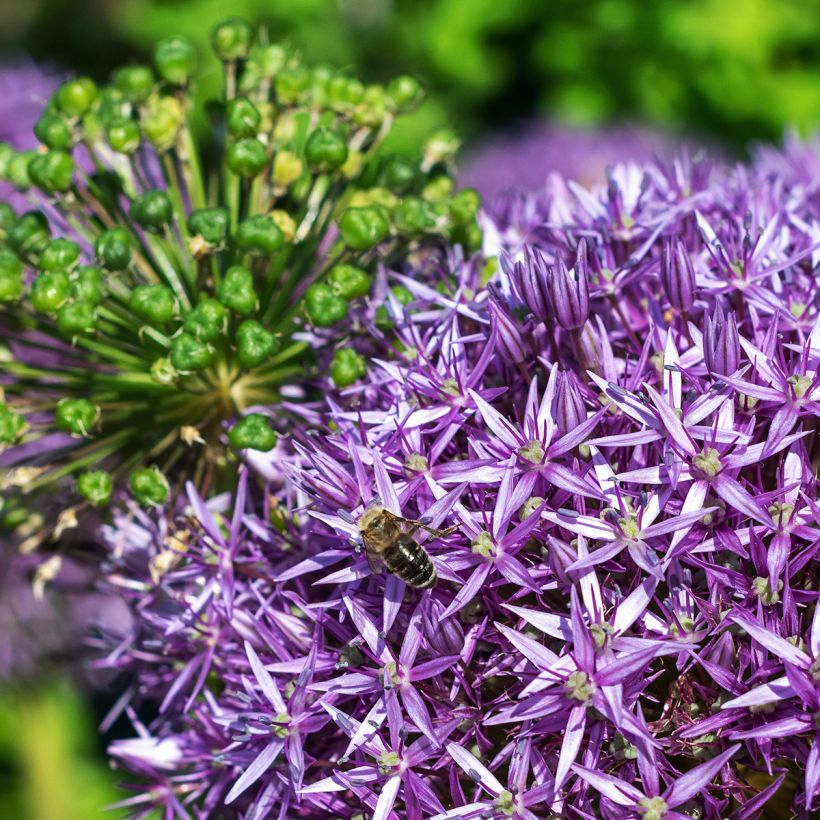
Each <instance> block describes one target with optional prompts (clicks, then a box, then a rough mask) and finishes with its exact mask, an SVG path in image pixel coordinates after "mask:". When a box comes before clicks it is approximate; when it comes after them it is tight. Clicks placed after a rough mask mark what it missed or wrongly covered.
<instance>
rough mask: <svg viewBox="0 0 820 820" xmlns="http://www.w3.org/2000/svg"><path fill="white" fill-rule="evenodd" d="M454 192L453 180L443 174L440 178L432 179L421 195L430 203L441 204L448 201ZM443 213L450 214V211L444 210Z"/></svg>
mask: <svg viewBox="0 0 820 820" xmlns="http://www.w3.org/2000/svg"><path fill="white" fill-rule="evenodd" d="M452 192H453V180H452V179H450V177H448V176H445V175H444V174H441V175H440V176H437V177H434V178H433V179H431V180H430V181H429V182H428V183H427V184H426V185H425V186H424V190H423V191H422V192H421V195H422V196H423V197H424V198H425V199H426V200H427V201H428V202H433V203H436V202H441V203H444V201H445V200H446V199H447V197H449V196H450V194H451V193H452ZM442 213H443V214H445V213H448V209H447V208H444V209H443V210H442Z"/></svg>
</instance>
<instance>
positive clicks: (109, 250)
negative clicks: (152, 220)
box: [94, 228, 131, 270]
mask: <svg viewBox="0 0 820 820" xmlns="http://www.w3.org/2000/svg"><path fill="white" fill-rule="evenodd" d="M94 252H95V253H96V254H97V258H98V259H99V260H100V262H102V265H103V267H105V268H107V269H108V270H125V269H126V268H127V267H128V266H129V265H130V264H131V235H130V234H129V233H128V231H127V230H126V229H125V228H111V229H110V230H108V231H105V233H102V234H100V236H99V237H98V239H97V241H96V242H95V243H94Z"/></svg>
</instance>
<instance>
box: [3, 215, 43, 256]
mask: <svg viewBox="0 0 820 820" xmlns="http://www.w3.org/2000/svg"><path fill="white" fill-rule="evenodd" d="M49 235H50V231H49V227H48V220H47V219H46V217H45V214H42V213H40V211H27V212H26V213H24V214H21V215H20V216H19V217H17V220H16V221H15V223H14V224H13V225H12V226H11V228H9V232H8V242H9V245H11V247H12V248H14V250H16V251H17V253H18V254H20V256H34V255H36V254H38V253H39V252H40V251H41V250H42V249H43V247H45V244H46V242H48V240H49Z"/></svg>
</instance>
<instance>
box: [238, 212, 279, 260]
mask: <svg viewBox="0 0 820 820" xmlns="http://www.w3.org/2000/svg"><path fill="white" fill-rule="evenodd" d="M284 241H285V237H284V235H283V234H282V231H281V230H280V229H279V227H278V226H277V224H276V223H275V222H274V221H273V219H272V218H271V217H269V216H268V215H267V214H255V215H254V216H249V217H248V218H247V219H244V220H243V221H242V222H240V223H239V227H238V228H237V229H236V244H237V247H239V248H240V249H241V250H243V251H256V252H257V253H262V254H271V253H273V252H274V251H277V250H278V249H279V248H281V247H282V244H283V243H284Z"/></svg>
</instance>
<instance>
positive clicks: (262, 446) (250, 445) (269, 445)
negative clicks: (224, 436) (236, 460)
mask: <svg viewBox="0 0 820 820" xmlns="http://www.w3.org/2000/svg"><path fill="white" fill-rule="evenodd" d="M228 441H230V443H231V447H233V448H234V449H235V450H262V451H263V452H268V451H269V450H272V449H273V448H274V446H275V445H276V433H275V432H274V431H273V429H272V428H271V426H270V421H269V420H268V417H267V416H263V415H262V414H261V413H249V414H248V415H247V416H243V417H242V418H241V419H240V420H239V421H238V422H237V423H236V424H234V426H233V427H231V430H230V432H229V433H228Z"/></svg>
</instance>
